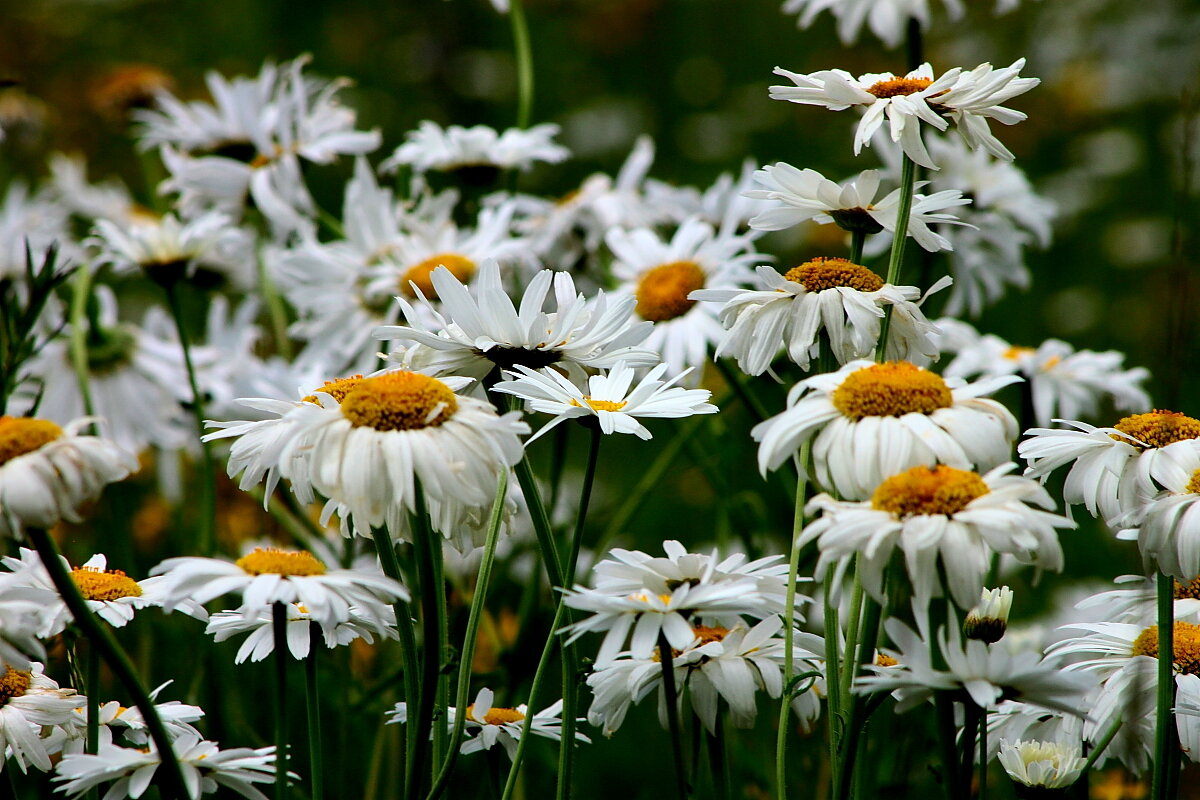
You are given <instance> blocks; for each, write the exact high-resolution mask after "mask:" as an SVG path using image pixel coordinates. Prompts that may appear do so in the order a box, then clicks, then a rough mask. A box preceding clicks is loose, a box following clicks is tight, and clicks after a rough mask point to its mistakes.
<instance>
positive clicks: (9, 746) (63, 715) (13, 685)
mask: <svg viewBox="0 0 1200 800" xmlns="http://www.w3.org/2000/svg"><path fill="white" fill-rule="evenodd" d="M0 701H3V702H0V752H7V753H8V756H9V757H10V758H12V759H13V760H14V761H16V762H17V766H18V767H20V769H21V771H22V772H25V771H26V767H27V766H28V765H30V764H32V765H33V766H35V767H37V768H38V769H40V770H42V771H43V772H49V771H50V770H51V769H52V766H51V763H50V753H49V751H48V749H47V740H45V739H43V738H42V737H41V736H40V734H41V733H42V731H43V730H44V729H45V728H61V727H63V726H70V725H72V724H73V723H74V722H75V719H74V718H75V717H77V716H78V715H77V714H76V713H75V710H76V709H78V708H80V707H81V706H83V705H85V704H86V703H87V698H85V697H84V696H83V695H80V694H76V693H75V690H74V689H60V688H59V687H58V684H57V683H55V682H54V681H52V680H51V679H50V678H47V677H46V676H45V675H44V674H42V665H41V664H38V663H36V662H34V663H33V664H31V665H30V668H29V669H28V670H17V669H13V668H12V667H8V668H6V669H5V670H4V672H3V673H2V674H0ZM47 732H48V731H47ZM0 768H3V763H2V762H0Z"/></svg>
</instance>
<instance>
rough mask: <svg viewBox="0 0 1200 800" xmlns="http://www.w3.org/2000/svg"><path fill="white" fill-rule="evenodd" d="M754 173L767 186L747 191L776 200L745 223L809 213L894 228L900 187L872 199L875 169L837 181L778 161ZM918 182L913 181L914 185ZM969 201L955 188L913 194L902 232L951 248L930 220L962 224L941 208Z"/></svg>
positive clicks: (872, 229) (777, 225)
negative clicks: (930, 227)
mask: <svg viewBox="0 0 1200 800" xmlns="http://www.w3.org/2000/svg"><path fill="white" fill-rule="evenodd" d="M754 179H755V180H756V181H757V182H758V183H759V185H761V186H764V187H766V188H764V189H754V190H751V191H749V192H746V196H747V197H754V198H758V199H762V200H773V201H775V204H774V206H773V207H771V208H768V209H766V210H764V211H762V212H760V213H759V214H758V215H757V216H755V217H754V218H753V219H751V220H750V227H751V228H754V229H756V230H762V231H778V230H783V229H785V228H790V227H792V226H793V225H798V224H800V223H801V222H804V221H806V220H810V219H811V220H812V221H814V222H818V223H820V224H822V225H824V224H826V223H829V222H832V223H835V224H836V225H837V226H838V227H839V228H843V229H844V230H847V231H851V232H854V231H858V232H861V233H865V234H872V233H880V232H881V231H892V232H895V230H896V217H897V215H898V214H899V211H900V190H899V189H896V190H894V191H892V192H891V193H889V194H887V195H885V196H884V197H883V199H882V200H880V201H878V202H875V195H876V194H877V193H878V192H879V172H878V170H873V169H871V170H865V171H863V172H862V173H861V174H859V176H858V177H857V178H855V179H853V180H850V181H847V182H846V183H845V184H842V185H839V184H837V183H834V182H833V181H831V180H828V179H827V178H825V176H823V175H822V174H821V173H819V172H817V171H816V170H813V169H804V170H798V169H796V168H795V167H793V166H792V165H791V164H785V163H783V162H779V163H777V164H775V165H773V166H772V165H767V166H765V167H763V168H762V169H760V170H759V171H758V172H755V173H754ZM923 185H924V184H917V185H916V186H915V188H917V189H919V188H921V186H923ZM970 202H971V200H970V199H968V198H965V197H963V195H962V192H960V191H958V190H949V189H948V190H946V191H941V192H937V193H935V194H932V195H923V194H915V195H914V196H913V198H912V208H911V209H910V212H909V218H908V227H907V228H906V229H905V232H906V233H907V234H908V235H909V236H911V237H913V240H914V241H915V242H916V243H917V244H919V245H921V247H923V248H925V249H926V250H929V251H931V252H932V251H937V250H950V249H952V247H951V245H950V242H949V240H947V239H946V237H944V236H941V235H940V234H937V233H934V232H933V231H932V230H930V229H929V225H930V224H931V223H944V224H959V225H961V224H963V223H962V222H961V221H960V220H959V219H958V217H956V216H954V215H953V214H946V213H943V212H944V211H945V210H946V209H947V208H955V207H957V206H965V205H968V204H969V203H970Z"/></svg>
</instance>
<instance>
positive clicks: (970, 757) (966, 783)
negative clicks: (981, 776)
mask: <svg viewBox="0 0 1200 800" xmlns="http://www.w3.org/2000/svg"><path fill="white" fill-rule="evenodd" d="M963 706H964V707H963V729H962V760H961V762H960V766H959V769H958V775H956V776H955V785H956V789H955V791H956V793H957V796H958V797H959V798H960V800H969V799H970V797H971V778H972V777H973V776H974V774H975V769H974V767H975V734H976V733H977V732H978V731H979V720H980V718H981V717H982V718H983V719H985V720H986V718H987V713H986V710H985V709H983V708H980V707H979V706H977V705H975V703H974V702H973V701H970V700H967V701H966V702H964V703H963Z"/></svg>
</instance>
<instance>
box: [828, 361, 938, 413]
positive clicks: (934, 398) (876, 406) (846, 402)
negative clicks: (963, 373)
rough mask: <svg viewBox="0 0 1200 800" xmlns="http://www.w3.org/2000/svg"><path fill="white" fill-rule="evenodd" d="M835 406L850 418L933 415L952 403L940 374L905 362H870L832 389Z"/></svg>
mask: <svg viewBox="0 0 1200 800" xmlns="http://www.w3.org/2000/svg"><path fill="white" fill-rule="evenodd" d="M832 402H833V405H834V407H835V408H836V409H837V410H838V411H840V412H842V414H843V415H844V416H847V417H849V418H850V419H853V420H860V419H862V418H863V417H899V416H903V415H904V414H913V413H917V414H932V413H933V412H934V411H937V410H938V409H939V408H949V407H950V406H951V404H952V403H953V402H954V398H953V396H952V395H951V394H950V388H949V387H948V386H946V382H945V381H943V380H942V379H941V377H940V376H939V375H937V374H935V373H933V372H930V371H929V370H927V369H922V368H921V367H918V366H915V365H913V364H910V363H909V362H907V361H891V362H888V363H886V364H872V365H871V366H869V367H863V368H862V369H859V370H855V371H854V372H851V373H850V374H849V375H847V376H846V378H845V379H844V380H843V381H842V384H841V386H839V387H837V389H835V390H834V392H833V398H832Z"/></svg>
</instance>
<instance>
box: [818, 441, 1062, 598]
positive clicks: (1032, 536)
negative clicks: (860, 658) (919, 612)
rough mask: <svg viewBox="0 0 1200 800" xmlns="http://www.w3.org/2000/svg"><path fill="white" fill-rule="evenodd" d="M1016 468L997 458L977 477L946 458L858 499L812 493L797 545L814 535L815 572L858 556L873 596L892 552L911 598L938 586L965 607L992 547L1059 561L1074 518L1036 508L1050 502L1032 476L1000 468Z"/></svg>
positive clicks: (879, 594) (1048, 563)
mask: <svg viewBox="0 0 1200 800" xmlns="http://www.w3.org/2000/svg"><path fill="white" fill-rule="evenodd" d="M1015 468H1016V465H1015V464H1005V465H1003V466H1000V467H997V468H995V469H993V470H991V471H990V472H988V473H986V474H984V475H980V474H978V473H976V472H969V471H966V470H961V469H955V468H953V467H947V466H944V465H939V466H937V467H933V468H930V467H927V466H916V467H913V468H911V469H908V470H906V471H904V472H901V473H898V474H896V475H893V476H891V477H889V478H887V479H886V480H884V481H882V482H881V483H880V484H879V485H878V487H877V488H876V489H875V491H874V493H873V494H872V496H871V499H870V500H869V501H866V502H860V503H854V502H846V501H840V500H835V499H833V498H832V497H830V496H829V495H827V494H822V495H818V496H817V497H815V498H813V500H812V501H811V502H810V503H809V505H808V509H807V510H808V512H809V513H812V512H814V511H817V510H820V511H821V512H822V514H821V517H820V519H817V520H815V521H814V522H812V523H810V524H809V525H808V526H807V527H805V529H804V532H803V533H802V534H801V536H800V538H799V540H798V542H797V543H798V544H799V545H801V546H802V545H805V544H808V543H809V542H814V541H815V542H816V543H817V546H818V547H819V548H820V551H821V557H820V560H819V561H818V562H817V568H816V572H817V575H819V576H820V575H824V574H825V573H826V572H827V571H828V570H829V568H830V567H831V566H835V565H836V567H837V569H838V573H839V574H840V573H841V572H842V571H843V570H845V568H846V567H847V566H848V564H849V563H850V562H851V561H853V560H855V558H856V557H857V563H858V564H859V568H860V570H861V572H860V574H861V575H862V580H863V586H864V588H866V589H867V591H868V592H870V593H871V595H872V596H873V597H875V598H876V599H877V600H880V601H881V602H882V601H883V599H884V592H883V575H884V572H885V571H886V570H887V568H888V565H889V564H890V563H891V560H892V556H893V555H894V554H895V553H896V551H897V550H899V551H900V552H901V553H903V556H904V564H905V568H906V571H907V572H908V577H909V580H910V582H911V584H912V587H913V592H914V604H915V605H916V606H919V607H920V608H926V607H927V606H928V603H929V599H930V598H931V597H938V596H941V594H942V592H943V591H945V592H946V593H947V594H948V595H949V596H951V597H953V598H954V601H955V602H956V603H958V605H959V606H961V607H963V608H970V607H971V606H972V605H973V604H974V603H975V601H976V600H978V599H979V595H980V591H981V590H982V588H983V582H984V577H985V576H986V575H987V572H988V569H989V568H990V567H991V564H992V559H993V557H994V556H995V555H996V554H1007V555H1012V556H1014V557H1015V558H1016V559H1017V560H1019V561H1021V562H1024V563H1027V564H1034V565H1036V566H1038V567H1040V568H1043V569H1052V570H1055V571H1057V570H1060V569H1062V564H1063V555H1062V547H1061V546H1060V545H1059V542H1058V533H1057V531H1056V530H1055V529H1056V528H1073V527H1074V523H1073V522H1071V521H1070V520H1068V519H1067V518H1065V517H1060V516H1058V515H1056V514H1052V513H1049V512H1048V511H1042V510H1039V509H1038V508H1034V506H1040V507H1041V508H1043V509H1046V508H1053V507H1054V501H1053V500H1052V499H1051V498H1050V495H1049V494H1048V493H1047V492H1046V490H1045V489H1043V488H1042V487H1041V486H1039V485H1038V484H1037V482H1036V481H1031V480H1029V479H1027V478H1020V477H1017V476H1015V475H1008V474H1007V473H1008V472H1010V471H1012V470H1013V469H1015ZM939 562H940V564H941V569H939ZM942 574H944V575H945V576H946V581H947V585H945V586H943V585H942V580H941V578H940V577H939V576H940V575H942Z"/></svg>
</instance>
